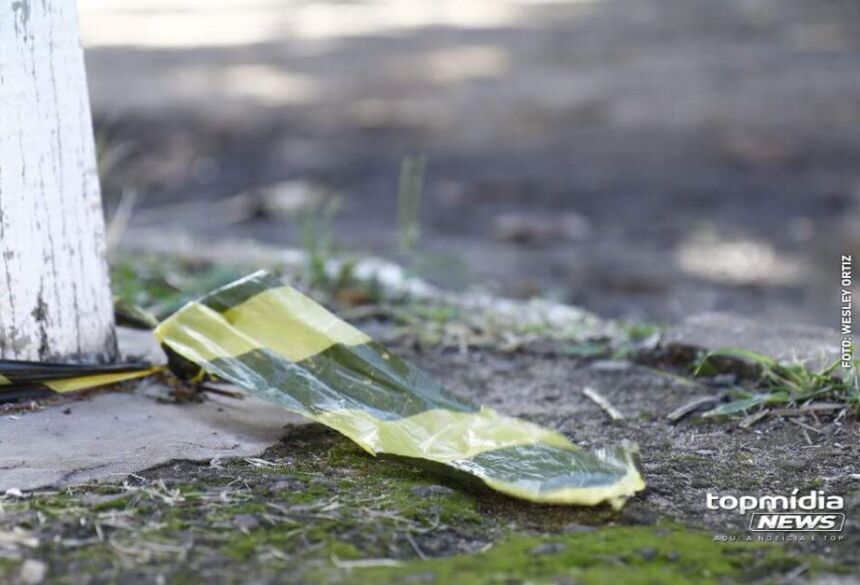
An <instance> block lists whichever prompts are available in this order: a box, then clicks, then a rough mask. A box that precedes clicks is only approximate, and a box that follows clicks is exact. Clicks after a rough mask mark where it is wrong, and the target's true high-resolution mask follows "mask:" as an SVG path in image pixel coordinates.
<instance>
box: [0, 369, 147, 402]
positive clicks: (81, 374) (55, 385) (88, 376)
mask: <svg viewBox="0 0 860 585" xmlns="http://www.w3.org/2000/svg"><path fill="white" fill-rule="evenodd" d="M159 369H163V368H160V367H154V366H152V365H150V364H143V363H142V364H135V363H131V364H102V365H93V366H84V365H80V364H59V363H58V364H51V363H41V362H26V361H12V360H0V398H3V397H7V398H8V397H10V396H12V395H13V394H16V393H20V394H22V395H36V394H39V393H41V392H44V393H54V392H58V393H61V394H62V393H65V392H74V391H76V390H84V389H86V388H95V387H97V386H104V385H107V384H116V383H117V382H123V381H125V380H132V379H134V378H142V377H144V376H148V375H150V374H152V373H153V372H156V371H158V370H159Z"/></svg>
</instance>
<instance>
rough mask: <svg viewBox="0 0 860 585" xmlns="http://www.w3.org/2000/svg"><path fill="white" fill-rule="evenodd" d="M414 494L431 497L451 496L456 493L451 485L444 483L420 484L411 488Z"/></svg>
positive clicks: (419, 496) (420, 496)
mask: <svg viewBox="0 0 860 585" xmlns="http://www.w3.org/2000/svg"><path fill="white" fill-rule="evenodd" d="M410 491H411V492H412V495H413V496H416V497H418V498H431V497H440V496H450V495H451V494H453V493H454V490H452V489H451V488H449V487H445V486H444V485H419V486H416V487H414V488H412V489H411V490H410Z"/></svg>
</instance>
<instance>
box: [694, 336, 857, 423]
mask: <svg viewBox="0 0 860 585" xmlns="http://www.w3.org/2000/svg"><path fill="white" fill-rule="evenodd" d="M737 362H743V363H744V364H747V365H751V366H753V367H754V368H755V370H756V372H757V380H756V383H755V385H756V387H757V388H761V389H762V390H763V391H760V392H749V391H745V390H740V391H737V392H735V396H734V400H732V401H731V402H728V403H726V404H722V405H720V406H718V407H717V408H715V409H713V410H711V411H709V412H707V413H705V416H721V415H729V414H735V413H739V412H745V411H746V410H748V409H750V408H754V407H761V406H767V405H774V404H783V405H786V406H793V405H799V404H801V403H805V402H808V401H811V400H814V399H824V398H827V399H830V400H836V401H839V402H843V403H845V404H846V405H847V406H850V407H852V408H853V409H854V410H855V411H857V412H860V383H858V373H857V370H858V365H860V364H858V363H857V362H855V363H854V366H853V367H852V368H851V369H850V370H848V371H846V372H845V373H844V374H843V375H842V376H838V375H837V371H838V367H839V362H834V363H833V364H831V365H829V366H827V367H825V368H822V369H820V370H818V371H813V370H810V369H809V368H808V367H807V366H806V365H805V364H803V363H801V362H785V361H779V360H777V359H775V358H772V357H770V356H768V355H764V354H761V353H758V352H754V351H750V350H746V349H742V348H733V347H732V348H723V349H718V350H714V351H710V352H707V353H705V354H704V355H702V356H701V357H700V359H699V360H698V362H697V363H696V364H695V365H694V367H693V376H694V377H701V376H711V375H715V374H718V373H720V372H722V371H725V370H726V368H728V367H730V365H731V364H733V363H737Z"/></svg>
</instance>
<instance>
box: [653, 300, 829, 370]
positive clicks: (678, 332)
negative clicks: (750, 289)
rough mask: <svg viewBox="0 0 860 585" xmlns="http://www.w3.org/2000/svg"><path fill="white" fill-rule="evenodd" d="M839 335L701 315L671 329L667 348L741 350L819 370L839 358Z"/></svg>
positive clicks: (811, 328) (821, 329) (803, 327)
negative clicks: (795, 362)
mask: <svg viewBox="0 0 860 585" xmlns="http://www.w3.org/2000/svg"><path fill="white" fill-rule="evenodd" d="M839 342H840V338H839V334H838V332H837V331H835V330H833V329H828V328H826V327H815V326H809V325H797V324H792V323H769V322H761V321H756V320H753V319H747V318H745V317H740V316H738V315H732V314H728V313H702V314H699V315H693V316H691V317H688V318H687V319H685V320H684V321H683V322H681V323H680V324H679V325H676V326H673V327H670V328H669V330H668V331H666V334H665V335H664V337H663V343H664V344H666V345H668V346H678V347H687V348H697V349H705V350H717V349H725V348H729V347H733V348H743V349H748V350H752V351H756V352H759V353H763V354H766V355H769V356H771V357H774V358H776V359H778V360H781V361H782V360H784V361H801V362H803V363H805V364H806V366H807V367H808V368H809V369H811V370H819V369H822V368H824V367H826V366H829V365H830V364H832V363H833V362H835V361H837V360H838V359H839V354H840V349H839Z"/></svg>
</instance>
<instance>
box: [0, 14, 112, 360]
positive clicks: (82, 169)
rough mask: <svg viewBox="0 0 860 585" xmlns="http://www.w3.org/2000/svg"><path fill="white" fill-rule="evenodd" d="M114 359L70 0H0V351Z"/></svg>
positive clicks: (30, 356) (17, 355) (1, 354)
mask: <svg viewBox="0 0 860 585" xmlns="http://www.w3.org/2000/svg"><path fill="white" fill-rule="evenodd" d="M115 357H116V338H115V334H114V323H113V306H112V301H111V294H110V286H109V282H108V272H107V264H106V259H105V238H104V220H103V218H102V208H101V195H100V193H99V180H98V174H97V172H96V160H95V146H94V141H93V129H92V119H91V114H90V107H89V97H88V94H87V85H86V74H85V72H84V61H83V51H82V50H81V46H80V39H79V33H78V20H77V10H76V7H75V0H8V1H6V2H3V3H0V358H5V359H27V360H39V361H47V360H61V359H62V360H79V361H88V362H96V361H108V360H113V359H114V358H115Z"/></svg>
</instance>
